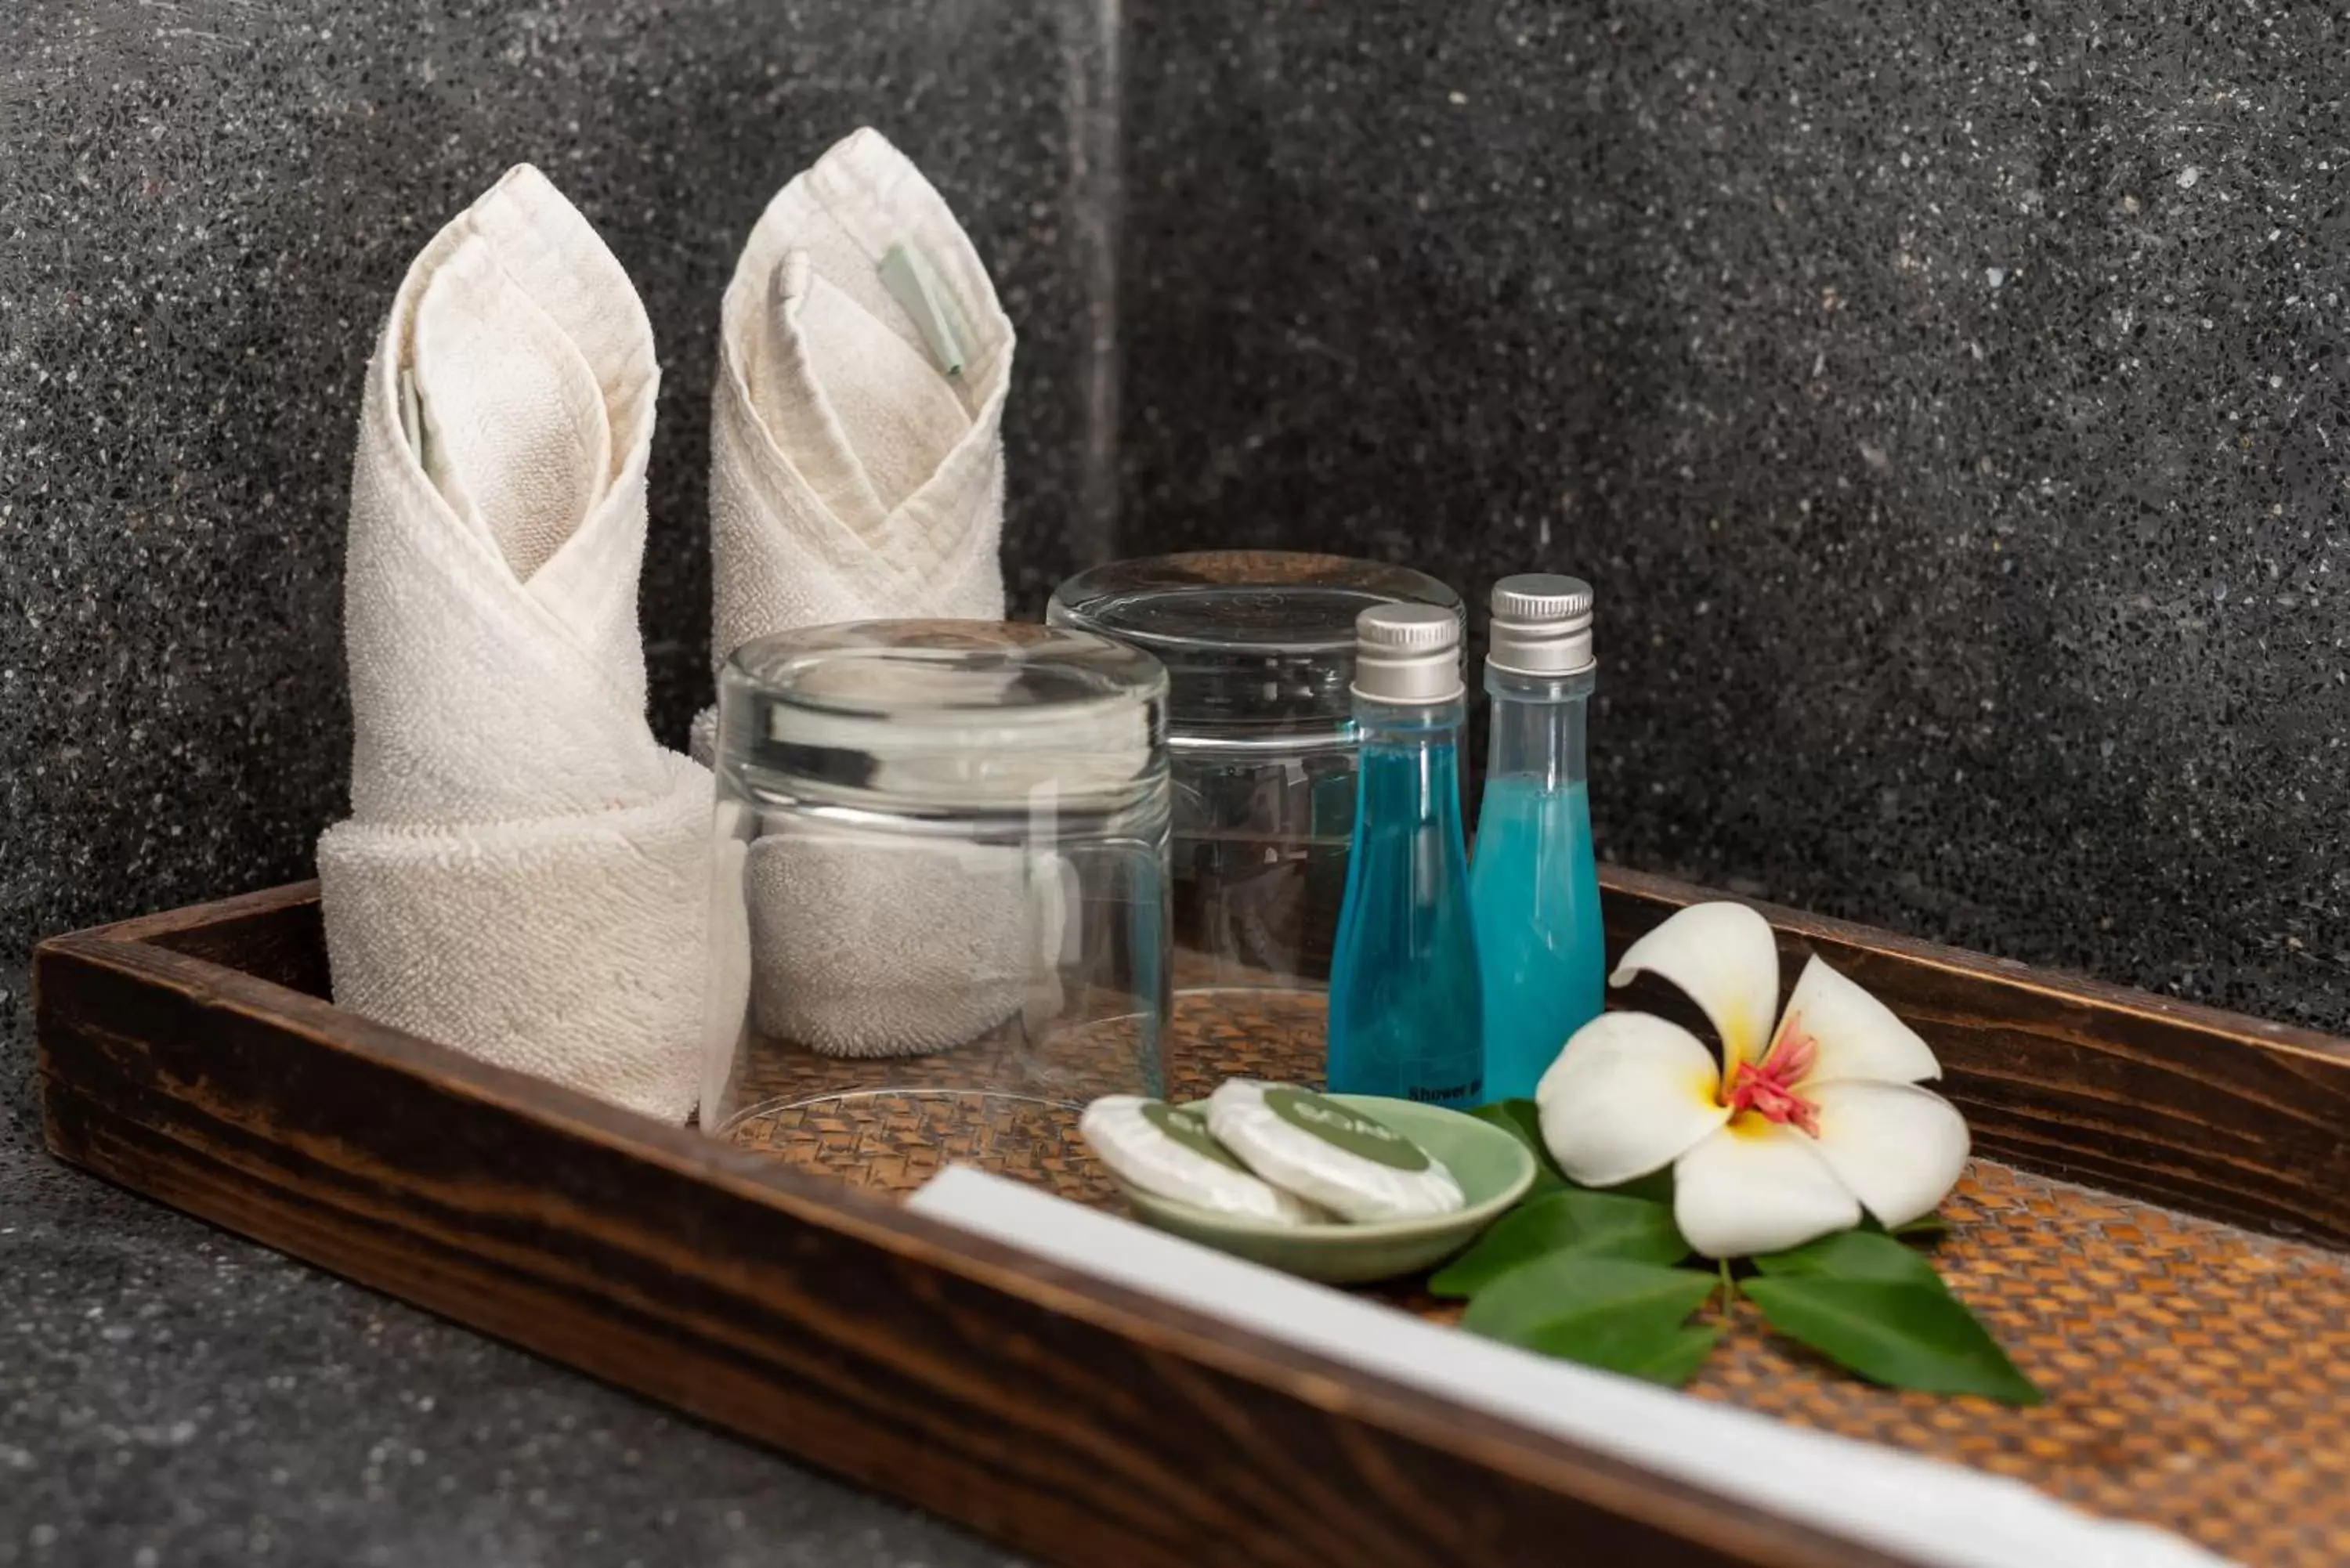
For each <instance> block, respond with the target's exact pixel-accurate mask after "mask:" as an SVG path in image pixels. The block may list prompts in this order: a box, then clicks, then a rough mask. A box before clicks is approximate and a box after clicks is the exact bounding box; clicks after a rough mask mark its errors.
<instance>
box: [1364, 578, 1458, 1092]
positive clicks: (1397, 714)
mask: <svg viewBox="0 0 2350 1568" xmlns="http://www.w3.org/2000/svg"><path fill="white" fill-rule="evenodd" d="M1355 631H1356V667H1355V721H1356V726H1357V731H1358V732H1359V737H1360V744H1361V748H1362V754H1361V761H1360V768H1359V774H1360V782H1359V784H1357V806H1356V811H1355V830H1354V840H1353V845H1352V847H1351V848H1350V849H1349V851H1348V854H1347V894H1346V899H1345V902H1344V903H1343V904H1342V905H1341V907H1340V909H1339V915H1338V935H1337V941H1336V947H1335V949H1334V950H1333V953H1332V958H1331V965H1330V1055H1329V1064H1328V1077H1329V1084H1330V1087H1331V1089H1332V1090H1334V1091H1336V1093H1339V1094H1349V1095H1386V1096H1393V1097H1395V1098H1399V1099H1407V1100H1419V1101H1422V1102H1424V1103H1427V1104H1430V1105H1439V1106H1454V1107H1456V1108H1462V1107H1467V1106H1475V1105H1481V1104H1482V1103H1483V1102H1484V1100H1485V1098H1486V1093H1485V1083H1484V1076H1485V1075H1484V1026H1483V1022H1482V1007H1483V993H1482V990H1481V988H1480V986H1479V983H1478V979H1477V942H1476V938H1475V936H1474V934H1473V932H1472V929H1471V924H1470V915H1469V866H1468V856H1467V853H1466V852H1465V849H1464V847H1463V844H1462V839H1461V770H1460V753H1461V726H1462V724H1463V723H1464V722H1466V720H1467V717H1468V708H1467V703H1466V694H1465V693H1464V692H1463V691H1462V689H1461V623H1460V619H1459V618H1458V617H1456V616H1455V615H1454V614H1453V613H1452V612H1451V610H1446V609H1438V608H1436V607H1433V606H1429V605H1379V606H1375V607H1372V608H1370V609H1367V610H1365V611H1364V612H1363V613H1362V616H1361V617H1360V618H1358V619H1357V622H1356V626H1355Z"/></svg>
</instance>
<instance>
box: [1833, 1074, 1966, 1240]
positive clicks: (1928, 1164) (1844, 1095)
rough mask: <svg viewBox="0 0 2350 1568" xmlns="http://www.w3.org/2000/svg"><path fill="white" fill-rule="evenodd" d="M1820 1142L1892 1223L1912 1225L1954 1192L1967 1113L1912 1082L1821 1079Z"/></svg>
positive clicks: (1860, 1194)
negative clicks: (1842, 1081) (1842, 1082)
mask: <svg viewBox="0 0 2350 1568" xmlns="http://www.w3.org/2000/svg"><path fill="white" fill-rule="evenodd" d="M1807 1092H1808V1094H1809V1096H1810V1098H1811V1100H1812V1103H1813V1104H1814V1105H1815V1106H1818V1107H1819V1112H1820V1136H1819V1139H1818V1141H1817V1142H1816V1143H1814V1145H1813V1152H1814V1154H1816V1155H1817V1156H1818V1157H1819V1158H1820V1159H1821V1160H1822V1162H1823V1163H1825V1165H1826V1166H1827V1168H1829V1169H1830V1170H1833V1171H1835V1175H1836V1179H1837V1180H1838V1181H1841V1182H1843V1183H1844V1184H1845V1186H1846V1187H1847V1188H1849V1189H1851V1190H1852V1193H1853V1195H1854V1196H1855V1197H1856V1198H1858V1199H1860V1200H1861V1202H1862V1203H1863V1204H1865V1205H1866V1206H1867V1209H1868V1211H1869V1212H1870V1213H1871V1214H1874V1215H1876V1216H1877V1220H1878V1222H1879V1223H1881V1224H1885V1225H1907V1224H1908V1223H1909V1221H1910V1220H1915V1219H1917V1218H1918V1217H1919V1216H1920V1215H1925V1214H1931V1213H1932V1212H1933V1211H1934V1207H1935V1205H1936V1204H1939V1202H1941V1201H1942V1199H1944V1198H1946V1197H1948V1196H1949V1195H1950V1189H1951V1188H1952V1187H1954V1186H1956V1185H1957V1183H1958V1179H1959V1172H1960V1169H1962V1168H1964V1167H1965V1165H1966V1163H1967V1118H1966V1117H1964V1116H1960V1114H1959V1108H1958V1107H1957V1106H1954V1105H1952V1104H1950V1101H1948V1100H1946V1099H1944V1098H1942V1096H1939V1095H1938V1094H1935V1093H1933V1092H1932V1091H1931V1090H1929V1089H1920V1088H1916V1087H1914V1086H1912V1085H1908V1084H1822V1085H1819V1086H1818V1087H1817V1088H1814V1089H1812V1090H1809V1091H1807Z"/></svg>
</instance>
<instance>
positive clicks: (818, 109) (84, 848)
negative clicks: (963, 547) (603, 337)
mask: <svg viewBox="0 0 2350 1568" xmlns="http://www.w3.org/2000/svg"><path fill="white" fill-rule="evenodd" d="M1099 26H1100V20H1099V18H1098V17H1097V15H1096V14H1095V11H1094V9H1093V8H1092V7H1091V6H1089V5H1079V4H1076V3H1075V0H1069V3H1066V4H1043V5H1038V4H1032V3H1030V0H958V3H955V4H946V5H933V4H929V3H927V0H904V3H902V4H880V5H866V4H862V3H856V4H852V3H850V0H818V3H812V4H807V5H765V4H725V3H722V0H705V3H697V4H674V5H655V4H646V3H643V0H580V3H577V4H571V5H522V6H518V5H508V4H504V3H502V0H435V3H433V4H428V5H390V4H369V5H351V4H348V3H347V0H265V3H255V0H184V3H180V4H172V5H140V4H134V3H132V0H119V3H118V0H106V3H102V4H48V5H27V6H11V7H9V8H7V11H6V14H5V17H0V139H5V148H6V151H7V156H6V157H5V159H0V604H5V605H6V606H7V607H8V608H9V611H10V613H9V615H8V617H7V618H6V619H5V623H0V758H5V759H6V764H7V765H6V766H5V768H0V950H15V951H19V952H21V951H22V950H24V949H25V948H26V946H27V945H28V944H29V943H30V942H31V941H32V940H34V939H36V937H38V936H40V935H43V934H46V933H47V932H50V931H53V930H57V929H61V928H65V927H69V926H74V925H78V924H86V923H88V922H90V921H93V920H97V919H109V918H113V917H115V916H119V915H123V914H129V913H132V912H135V911H138V910H140V909H151V908H162V907H169V906H171V905H173V904H180V903H186V902H190V901H192V900H194V899H197V898H208V897H214V896H218V895H220V894H224V893H228V892H233V891H237V890H240V889H243V888H253V887H262V886H266V885H268V884H270V883H273V882H277V881H283V880H286V879H288V878H290V877H295V876H297V875H307V866H308V862H309V857H310V847H311V844H312V841H313V840H314V838H315V837H316V836H317V831H318V829H319V828H320V827H322V826H325V824H326V823H327V821H328V820H329V818H330V817H331V816H333V815H337V814H338V813H339V812H340V810H341V808H342V804H343V798H342V796H343V784H344V777H345V774H346V771H347V769H348V762H349V759H348V747H349V741H348V713H347V711H346V708H345V701H344V695H343V673H342V667H341V653H340V645H339V640H338V639H339V626H340V621H341V598H340V594H341V584H340V566H341V558H342V538H343V530H344V522H345V506H346V503H347V498H348V483H349V472H350V444H351V432H352V431H353V429H354V428H355V424H356V421H357V417H358V406H359V405H358V385H359V371H360V369H361V368H362V366H363V365H364V364H365V363H366V358H367V355H368V352H369V349H370V348H372V346H373V338H374V333H375V327H376V325H377V323H378V321H379V320H380V317H381V314H382V312H383V310H384V308H385V307H386V306H388V305H389V304H390V298H391V295H392V291H393V289H394V288H395V287H396V286H398V284H399V281H400V275H401V273H402V272H403V271H404V270H405V269H406V267H407V265H408V263H409V261H410V259H411V257H412V256H413V255H414V254H415V253H416V251H417V250H418V249H419V247H421V245H422V244H423V243H424V241H425V240H426V239H428V238H429V237H430V236H431V235H432V233H433V231H434V230H436V229H437V228H438V227H439V226H440V225H441V224H442V223H444V222H445V221H446V220H447V219H448V218H449V217H450V216H452V215H453V214H454V213H457V212H458V211H459V210H461V209H462V208H463V206H464V205H465V204H466V203H467V202H470V201H472V200H473V197H474V196H475V195H477V194H479V193H480V192H482V191H483V190H484V189H486V188H487V187H488V186H489V184H490V183H491V182H494V180H495V179H496V178H497V176H498V174H499V173H500V172H501V171H503V170H504V169H505V168H506V167H507V166H509V165H511V164H513V163H515V162H519V161H532V162H536V163H537V164H539V165H540V166H541V167H542V168H544V169H545V170H546V171H547V173H548V174H549V176H550V177H551V178H552V179H553V180H554V181H555V182H556V184H557V185H558V186H559V187H560V188H561V189H562V190H563V191H564V192H565V193H566V194H567V196H569V197H570V199H571V200H572V201H573V202H576V203H577V205H578V206H579V207H580V209H581V210H582V211H583V212H585V213H587V216H588V217H589V219H590V220H591V221H592V222H594V223H595V224H596V225H597V227H598V231H599V232H600V233H601V234H602V235H603V237H604V239H605V241H606V243H607V244H609V245H610V246H611V247H612V249H613V251H614V252H615V254H618V255H619V258H620V260H621V262H622V263H623V264H624V265H626V266H627V267H628V269H629V275H630V276H631V277H632V278H633V279H634V280H635V282H636V284H637V286H638V289H639V292H640V293H641V294H642V295H643V296H644V299H645V303H646V306H647V307H648V310H649V311H650V315H651V317H652V323H653V330H654V337H655V342H656V346H657V349H658V352H659V354H660V362H661V367H662V372H663V384H662V388H661V399H660V424H659V431H658V435H657V438H656V441H655V444H654V452H653V459H652V482H651V515H652V530H651V541H650V545H649V547H648V550H647V553H646V565H645V576H644V589H643V618H644V624H645V628H646V643H647V651H648V656H649V663H650V670H651V674H652V684H653V711H654V718H655V721H656V724H657V727H658V728H659V729H660V732H662V733H663V734H664V735H665V736H667V737H669V738H671V740H672V741H675V742H682V739H683V735H684V729H685V724H686V722H687V720H688V719H689V718H690V717H691V713H692V711H693V710H694V709H695V708H697V707H698V706H700V705H701V704H702V703H703V702H706V701H708V686H709V673H708V670H707V666H706V659H707V657H708V656H707V649H706V645H707V642H708V639H709V591H710V590H709V566H708V551H707V547H706V544H705V537H706V534H705V529H706V520H705V514H704V510H703V496H702V493H703V484H704V480H705V477H706V470H707V465H708V462H709V418H708V415H709V388H710V379H711V373H712V364H713V354H714V338H715V332H716V324H717V316H718V302H719V296H720V294H721V292H722V291H723V288H724V286H725V282H726V279H727V277H728V276H729V275H731V273H732V272H733V265H734V259H735V255H736V253H737V252H738V251H739V250H740V248H741V245H742V243H743V237H744V235H746V234H748V233H749V231H750V228H751V225H752V223H753V222H754V220H755V219H756V218H757V216H758V213H759V212H760V210H761V209H762V208H763V207H764V204H765V202H766V201H767V199H768V198H769V197H771V196H772V195H773V194H774V193H775V191H776V189H777V188H778V187H780V186H781V185H782V183H783V182H785V180H786V179H788V178H789V177H790V176H791V175H792V174H793V173H794V172H795V171H797V170H798V169H800V168H802V167H804V166H805V165H806V163H807V161H809V160H811V159H812V158H814V157H815V156H816V154H817V153H818V152H820V151H823V149H824V148H825V147H826V146H827V145H828V144H829V143H830V142H831V141H833V140H836V139H837V138H838V137H839V136H842V135H846V134H847V132H848V131H849V130H853V129H855V128H856V127H857V126H858V125H859V124H863V123H871V124H875V125H878V126H879V127H880V128H881V129H882V130H884V132H885V133H887V134H889V136H890V137H891V138H892V139H893V140H897V141H898V142H899V145H900V146H901V147H902V148H904V150H905V151H907V152H908V154H909V155H910V157H912V158H913V159H914V160H915V161H916V162H917V163H918V164H920V166H921V167H922V168H923V169H924V170H925V171H927V172H929V173H930V174H931V176H932V178H933V179H934V180H935V181H936V182H938V183H939V185H940V187H941V190H942V191H943V192H945V194H946V196H947V198H948V200H949V201H950V202H951V203H953V204H954V205H955V206H956V208H957V209H958V210H959V211H960V212H962V213H965V214H968V217H969V221H970V226H971V228H972V234H973V238H974V239H975V241H976V242H977V244H978V245H979V248H980V251H981V254H983V256H984V257H985V258H986V259H987V261H988V264H989V265H990V268H991V270H992V271H993V274H994V275H995V277H996V280H997V284H998V287H999V289H1000V291H1001V292H1002V294H1003V298H1004V302H1005V306H1006V308H1007V309H1008V310H1009V311H1010V312H1011V313H1012V315H1013V317H1014V320H1015V321H1016V322H1017V323H1018V325H1019V327H1020V330H1021V334H1022V339H1023V341H1022V346H1021V350H1020V358H1019V361H1018V369H1017V379H1016V383H1015V396H1014V402H1013V406H1012V410H1011V411H1010V413H1009V415H1008V417H1007V421H1006V440H1007V442H1008V446H1009V454H1008V456H1009V462H1010V465H1011V471H1012V480H1011V486H1010V493H1011V497H1012V505H1011V508H1010V515H1009V517H1008V519H1007V524H1006V547H1005V554H1006V559H1007V566H1008V567H1009V570H1008V573H1007V576H1008V577H1009V579H1010V582H1011V585H1012V588H1013V591H1014V596H1015V597H1017V598H1018V599H1020V600H1021V601H1022V602H1024V603H1025V604H1027V605H1029V606H1031V607H1041V606H1042V604H1043V599H1044V596H1045V593H1046V592H1047V591H1049V589H1050V587H1051V586H1052V584H1053V583H1054V582H1055V581H1057V580H1058V579H1059V578H1060V576H1063V575H1065V574H1066V571H1067V569H1068V567H1069V565H1070V563H1071V561H1072V560H1073V559H1074V558H1075V556H1076V553H1077V552H1080V551H1091V550H1095V549H1098V548H1099V543H1098V540H1097V537H1096V535H1097V534H1098V532H1099V530H1100V528H1101V526H1102V522H1101V520H1100V519H1099V518H1098V517H1097V516H1095V515H1094V514H1092V513H1091V512H1089V511H1088V510H1087V506H1088V497H1089V496H1090V497H1091V501H1092V503H1093V504H1099V502H1100V500H1101V494H1102V492H1103V488H1104V487H1103V484H1102V483H1101V479H1100V477H1099V476H1097V472H1096V470H1097V468H1098V466H1099V461H1100V458H1099V447H1098V443H1097V442H1096V441H1093V440H1091V439H1090V438H1089V436H1088V431H1087V421H1088V420H1089V418H1090V417H1091V415H1090V413H1089V410H1090V408H1091V406H1092V403H1091V400H1093V399H1095V398H1097V397H1098V396H1100V395H1101V378H1100V376H1099V375H1098V374H1097V370H1096V366H1097V360H1098V356H1097V354H1096V352H1095V349H1094V347H1093V337H1094V332H1093V328H1094V320H1093V317H1094V312H1095V301H1096V296H1097V292H1098V291H1099V290H1101V289H1102V288H1103V287H1104V286H1105V284H1104V270H1105V268H1106V266H1107V262H1108V259H1109V258H1108V252H1107V249H1106V248H1105V246H1106V244H1107V241H1106V237H1105V236H1104V235H1103V234H1102V233H1101V231H1100V229H1099V225H1098V223H1097V221H1096V217H1095V214H1096V213H1098V212H1099V211H1100V209H1101V203H1100V202H1098V201H1097V200H1096V199H1095V195H1094V191H1093V185H1094V183H1095V182H1096V181H1097V179H1098V177H1099V176H1098V174H1097V170H1098V168H1099V166H1100V165H1101V163H1102V161H1103V160H1102V157H1101V153H1100V150H1099V149H1098V148H1097V146H1096V145H1094V143H1095V142H1096V141H1097V140H1100V139H1101V138H1103V137H1106V136H1107V131H1108V127H1107V121H1106V120H1105V119H1103V118H1102V110H1101V106H1100V102H1099V100H1100V97H1101V88H1100V86H1099V83H1098V80H1097V78H1098V77H1099V75H1100V72H1101V69H1102V64H1103V48H1102V38H1101V36H1100V33H1099Z"/></svg>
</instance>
